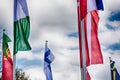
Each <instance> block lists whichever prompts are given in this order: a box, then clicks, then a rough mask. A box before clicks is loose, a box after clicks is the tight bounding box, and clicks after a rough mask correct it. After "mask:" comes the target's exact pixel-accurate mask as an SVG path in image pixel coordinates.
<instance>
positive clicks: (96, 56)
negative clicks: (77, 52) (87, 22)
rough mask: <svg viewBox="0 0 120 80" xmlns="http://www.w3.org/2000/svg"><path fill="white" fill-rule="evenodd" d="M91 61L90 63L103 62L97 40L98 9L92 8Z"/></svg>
mask: <svg viewBox="0 0 120 80" xmlns="http://www.w3.org/2000/svg"><path fill="white" fill-rule="evenodd" d="M91 18H92V19H91V20H92V27H91V49H92V50H91V59H92V60H91V62H92V64H100V63H103V56H102V52H101V48H100V43H99V40H98V22H99V16H98V11H96V10H94V11H92V12H91Z"/></svg>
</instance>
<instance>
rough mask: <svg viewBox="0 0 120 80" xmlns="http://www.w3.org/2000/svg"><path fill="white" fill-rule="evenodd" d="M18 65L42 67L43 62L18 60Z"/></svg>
mask: <svg viewBox="0 0 120 80" xmlns="http://www.w3.org/2000/svg"><path fill="white" fill-rule="evenodd" d="M17 63H19V64H20V65H22V66H23V67H30V66H42V65H43V61H41V60H37V59H36V60H27V59H20V60H17Z"/></svg>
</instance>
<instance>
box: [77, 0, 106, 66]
mask: <svg viewBox="0 0 120 80" xmlns="http://www.w3.org/2000/svg"><path fill="white" fill-rule="evenodd" d="M98 10H104V7H103V3H102V0H78V31H79V45H80V63H81V68H82V67H83V66H82V60H83V58H82V56H83V55H82V48H83V47H84V48H85V57H86V60H85V61H86V66H89V65H90V64H100V63H103V56H102V52H101V48H100V43H99V40H98V22H99V15H98Z"/></svg>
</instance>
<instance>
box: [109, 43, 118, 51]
mask: <svg viewBox="0 0 120 80" xmlns="http://www.w3.org/2000/svg"><path fill="white" fill-rule="evenodd" d="M108 49H111V50H120V43H116V44H113V45H110V46H109V47H108Z"/></svg>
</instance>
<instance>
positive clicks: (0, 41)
mask: <svg viewBox="0 0 120 80" xmlns="http://www.w3.org/2000/svg"><path fill="white" fill-rule="evenodd" d="M4 32H5V29H3V33H4ZM3 33H2V38H3ZM2 42H3V39H2V40H0V43H1V44H0V45H1V64H2V66H3V51H2V46H3V45H2ZM2 66H1V72H2V69H3V68H2ZM1 80H2V73H1Z"/></svg>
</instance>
